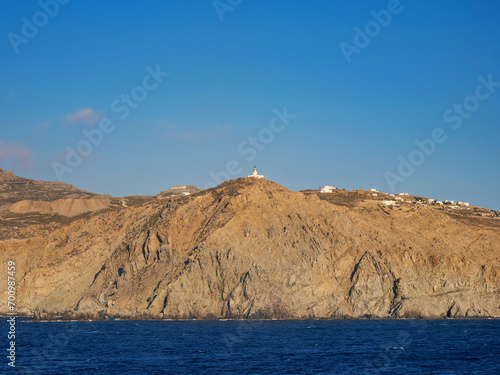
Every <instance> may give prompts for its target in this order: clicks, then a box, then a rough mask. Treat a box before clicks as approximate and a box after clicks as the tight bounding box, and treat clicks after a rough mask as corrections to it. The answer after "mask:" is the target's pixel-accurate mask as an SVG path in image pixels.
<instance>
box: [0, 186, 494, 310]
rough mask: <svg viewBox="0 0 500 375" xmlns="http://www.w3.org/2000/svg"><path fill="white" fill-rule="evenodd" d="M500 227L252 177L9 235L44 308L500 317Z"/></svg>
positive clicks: (25, 284)
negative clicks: (347, 200)
mask: <svg viewBox="0 0 500 375" xmlns="http://www.w3.org/2000/svg"><path fill="white" fill-rule="evenodd" d="M499 233H500V220H498V219H489V218H477V219H472V218H462V217H458V216H457V217H453V216H450V215H449V214H446V213H444V212H440V211H438V210H436V209H433V208H430V207H425V208H421V209H419V210H417V211H416V212H413V211H404V212H399V211H394V212H393V211H391V212H390V213H388V212H384V211H383V210H381V209H380V208H379V206H378V205H377V204H376V203H374V202H371V201H360V202H358V203H356V204H353V205H352V206H351V207H346V206H345V205H335V204H333V203H330V202H327V201H323V200H321V199H320V198H319V197H318V195H317V194H316V193H315V194H304V193H301V192H290V191H288V190H286V189H285V188H283V187H282V186H280V185H278V184H276V183H273V182H270V181H267V180H264V179H248V178H244V179H237V180H232V181H229V182H226V183H224V184H222V185H220V186H219V187H217V188H214V189H211V190H207V191H203V192H200V193H197V194H194V195H191V196H178V197H171V198H158V199H155V200H153V201H150V202H147V203H144V204H142V205H139V206H135V207H126V208H123V209H121V210H119V211H111V212H106V213H103V214H100V215H97V216H93V217H89V218H85V219H82V220H78V221H74V222H72V223H70V224H69V225H67V226H64V227H62V228H61V229H58V230H57V231H55V232H53V233H52V234H51V235H49V236H46V237H44V238H40V237H38V238H31V239H15V240H13V239H11V240H6V241H3V242H0V259H1V262H2V265H1V267H5V268H4V269H6V267H7V265H6V262H8V261H9V260H14V261H16V265H17V273H16V278H17V282H18V289H17V302H18V311H19V312H21V313H24V314H35V315H36V316H38V317H41V318H44V317H54V316H56V315H62V316H63V317H66V318H78V317H93V318H96V317H105V316H110V317H131V318H165V319H166V318H174V319H175V318H222V317H223V318H330V317H365V316H370V317H426V318H435V317H445V316H449V317H490V316H491V317H500V278H499V276H500V275H499V266H500V261H499V260H500V241H499ZM0 296H1V301H2V305H1V307H0V312H1V313H5V312H7V311H6V305H5V302H4V301H6V300H7V298H6V296H7V292H6V285H5V283H2V284H0Z"/></svg>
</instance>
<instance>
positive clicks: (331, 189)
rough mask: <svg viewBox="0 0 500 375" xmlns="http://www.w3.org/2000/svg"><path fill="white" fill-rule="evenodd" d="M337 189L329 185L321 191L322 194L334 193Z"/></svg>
mask: <svg viewBox="0 0 500 375" xmlns="http://www.w3.org/2000/svg"><path fill="white" fill-rule="evenodd" d="M335 189H337V188H336V187H333V186H328V185H327V186H325V187H324V188H323V189H321V190H320V193H333V190H335Z"/></svg>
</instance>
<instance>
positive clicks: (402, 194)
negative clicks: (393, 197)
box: [398, 193, 409, 197]
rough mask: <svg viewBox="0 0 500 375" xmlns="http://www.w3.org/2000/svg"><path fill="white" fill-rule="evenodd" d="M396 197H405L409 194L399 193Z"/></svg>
mask: <svg viewBox="0 0 500 375" xmlns="http://www.w3.org/2000/svg"><path fill="white" fill-rule="evenodd" d="M398 195H401V196H405V197H407V196H408V195H409V194H408V193H399V194H398Z"/></svg>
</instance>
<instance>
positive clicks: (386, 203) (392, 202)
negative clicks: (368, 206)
mask: <svg viewBox="0 0 500 375" xmlns="http://www.w3.org/2000/svg"><path fill="white" fill-rule="evenodd" d="M382 204H383V205H386V206H395V205H396V201H382Z"/></svg>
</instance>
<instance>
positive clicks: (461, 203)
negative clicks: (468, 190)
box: [458, 202, 469, 207]
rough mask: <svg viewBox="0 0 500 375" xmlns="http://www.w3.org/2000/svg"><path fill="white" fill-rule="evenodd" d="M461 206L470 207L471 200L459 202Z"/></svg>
mask: <svg viewBox="0 0 500 375" xmlns="http://www.w3.org/2000/svg"><path fill="white" fill-rule="evenodd" d="M458 205H459V206H465V207H469V202H458Z"/></svg>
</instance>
